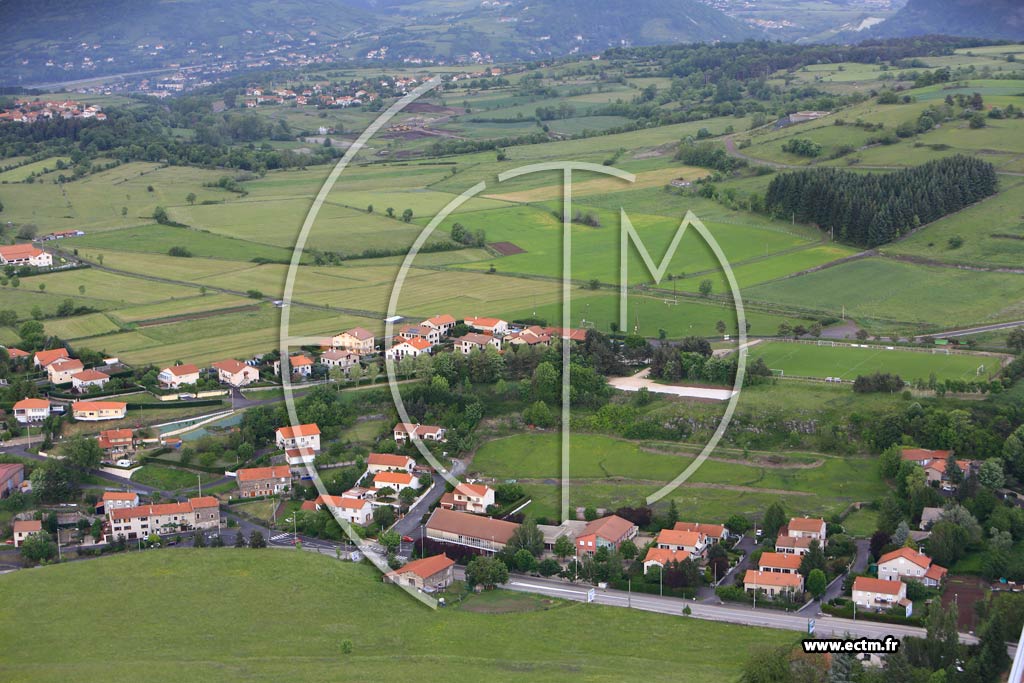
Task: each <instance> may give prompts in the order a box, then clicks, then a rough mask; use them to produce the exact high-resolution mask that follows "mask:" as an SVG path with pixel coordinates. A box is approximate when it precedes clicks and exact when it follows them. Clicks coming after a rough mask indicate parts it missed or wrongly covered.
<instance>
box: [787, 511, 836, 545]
mask: <svg viewBox="0 0 1024 683" xmlns="http://www.w3.org/2000/svg"><path fill="white" fill-rule="evenodd" d="M827 528H828V526H827V525H826V524H825V520H823V519H818V518H810V517H794V518H792V519H791V520H789V524H787V525H786V530H787V533H786V534H785V535H786V536H792V537H793V538H810V539H812V540H815V541H820V542H821V547H822V548H824V547H825V540H826V533H827V531H826V530H827Z"/></svg>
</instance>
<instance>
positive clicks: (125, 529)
mask: <svg viewBox="0 0 1024 683" xmlns="http://www.w3.org/2000/svg"><path fill="white" fill-rule="evenodd" d="M106 512H107V518H108V520H109V524H110V533H109V534H108V535H107V540H108V541H109V540H114V539H117V538H124V539H126V540H129V541H131V540H135V539H137V538H145V537H147V536H149V535H150V534H169V533H177V532H181V531H191V530H193V529H218V528H220V502H219V501H218V500H217V499H216V498H214V497H213V496H203V497H202V498H190V499H188V500H187V501H185V502H184V503H163V504H159V505H138V506H135V507H124V508H113V509H111V510H107V511H106Z"/></svg>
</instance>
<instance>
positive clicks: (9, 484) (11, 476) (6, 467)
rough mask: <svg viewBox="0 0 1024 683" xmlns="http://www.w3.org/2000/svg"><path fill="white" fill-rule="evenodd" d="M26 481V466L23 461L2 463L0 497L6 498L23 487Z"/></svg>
mask: <svg viewBox="0 0 1024 683" xmlns="http://www.w3.org/2000/svg"><path fill="white" fill-rule="evenodd" d="M24 481H25V466H24V465H22V464H21V463H16V462H12V463H0V498H6V497H7V496H9V495H11V493H12V492H13V491H17V490H19V489H20V488H21V485H22V483H23V482H24Z"/></svg>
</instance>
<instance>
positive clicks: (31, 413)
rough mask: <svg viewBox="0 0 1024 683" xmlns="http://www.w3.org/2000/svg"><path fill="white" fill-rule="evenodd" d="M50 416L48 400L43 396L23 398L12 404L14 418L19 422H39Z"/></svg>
mask: <svg viewBox="0 0 1024 683" xmlns="http://www.w3.org/2000/svg"><path fill="white" fill-rule="evenodd" d="M48 417H50V401H49V400H47V399H45V398H24V399H22V400H20V401H18V402H17V403H15V404H14V419H15V420H17V421H18V422H20V423H21V424H28V423H29V422H39V421H41V420H45V419H46V418H48Z"/></svg>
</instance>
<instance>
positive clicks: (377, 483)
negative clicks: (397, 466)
mask: <svg viewBox="0 0 1024 683" xmlns="http://www.w3.org/2000/svg"><path fill="white" fill-rule="evenodd" d="M373 487H374V488H375V489H377V490H380V489H382V488H385V487H387V488H391V489H394V491H395V493H401V492H402V491H403V490H404V489H419V487H420V480H419V479H418V478H417V477H415V476H413V475H412V474H410V473H409V472H377V473H376V474H375V475H373Z"/></svg>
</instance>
